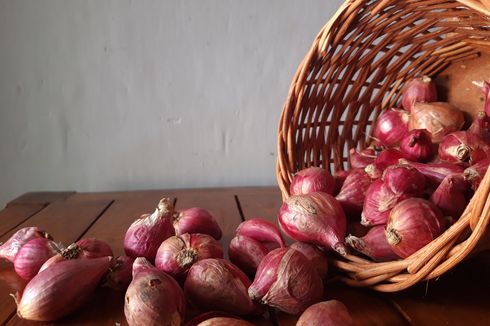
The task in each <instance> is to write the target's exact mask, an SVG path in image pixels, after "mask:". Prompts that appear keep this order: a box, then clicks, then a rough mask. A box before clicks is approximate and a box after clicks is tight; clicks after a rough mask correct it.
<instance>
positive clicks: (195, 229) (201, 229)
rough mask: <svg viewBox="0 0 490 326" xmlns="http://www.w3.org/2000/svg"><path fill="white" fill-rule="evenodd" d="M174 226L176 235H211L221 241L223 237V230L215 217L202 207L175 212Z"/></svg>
mask: <svg viewBox="0 0 490 326" xmlns="http://www.w3.org/2000/svg"><path fill="white" fill-rule="evenodd" d="M173 224H174V228H175V235H181V234H184V233H203V234H209V235H210V236H212V237H213V238H215V239H216V240H219V239H221V236H222V232H221V228H220V227H219V225H218V222H216V220H215V219H214V217H213V215H211V213H210V212H208V211H207V210H205V209H204V208H200V207H192V208H187V209H183V210H180V211H178V212H175V214H174V215H173Z"/></svg>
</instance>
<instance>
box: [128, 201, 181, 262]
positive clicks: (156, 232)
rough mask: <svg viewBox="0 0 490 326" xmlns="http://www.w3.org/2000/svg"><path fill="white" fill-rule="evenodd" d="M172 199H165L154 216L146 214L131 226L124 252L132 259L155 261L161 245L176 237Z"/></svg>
mask: <svg viewBox="0 0 490 326" xmlns="http://www.w3.org/2000/svg"><path fill="white" fill-rule="evenodd" d="M173 213H174V207H173V204H172V202H171V200H170V198H163V199H162V200H160V202H159V203H158V207H157V209H156V210H155V212H154V213H153V214H151V215H150V214H145V215H143V216H141V218H140V219H138V220H136V221H134V222H133V224H131V226H130V227H129V229H128V231H127V232H126V236H125V237H124V251H125V252H126V255H128V256H129V257H132V258H136V257H145V258H146V259H148V260H150V261H153V260H154V259H155V255H156V253H157V250H158V247H160V244H161V243H162V242H163V241H164V240H165V239H167V238H169V237H171V236H172V235H174V228H173V226H172V215H173Z"/></svg>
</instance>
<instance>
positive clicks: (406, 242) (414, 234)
mask: <svg viewBox="0 0 490 326" xmlns="http://www.w3.org/2000/svg"><path fill="white" fill-rule="evenodd" d="M444 228H445V219H444V218H443V215H442V213H441V211H440V210H439V208H437V207H436V206H435V205H434V204H433V203H431V202H429V201H428V200H425V199H422V198H409V199H406V200H404V201H402V202H400V203H398V204H397V205H396V206H395V207H394V208H393V209H392V210H391V212H390V217H389V219H388V224H387V225H386V231H385V232H386V238H387V240H388V243H389V244H390V246H391V248H392V249H393V251H394V252H395V253H396V254H397V255H398V256H399V257H402V258H407V257H409V256H410V255H411V254H413V253H415V252H416V251H417V250H419V249H420V248H422V247H424V246H425V245H426V244H428V243H429V242H431V241H432V240H434V239H435V238H437V237H438V236H439V235H440V234H441V233H442V232H443V231H444Z"/></svg>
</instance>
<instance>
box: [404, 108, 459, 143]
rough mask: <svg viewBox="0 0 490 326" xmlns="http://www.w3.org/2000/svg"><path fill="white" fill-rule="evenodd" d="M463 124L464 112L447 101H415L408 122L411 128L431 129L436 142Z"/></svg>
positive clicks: (433, 140) (433, 139)
mask: <svg viewBox="0 0 490 326" xmlns="http://www.w3.org/2000/svg"><path fill="white" fill-rule="evenodd" d="M463 125H464V116H463V112H461V111H460V110H458V109H457V108H456V107H455V106H453V105H450V104H449V103H445V102H433V103H422V102H417V103H415V104H414V105H413V107H412V110H411V114H410V121H409V124H408V126H409V130H413V129H426V130H427V131H429V132H430V133H431V136H432V142H434V143H440V142H441V141H442V139H443V138H444V136H445V135H447V134H449V133H451V132H454V131H458V130H460V129H461V128H462V127H463Z"/></svg>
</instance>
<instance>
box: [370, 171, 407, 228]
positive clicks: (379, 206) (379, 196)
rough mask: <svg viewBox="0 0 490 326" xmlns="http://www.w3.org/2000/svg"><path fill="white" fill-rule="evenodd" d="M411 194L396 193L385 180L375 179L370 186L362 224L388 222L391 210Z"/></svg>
mask: <svg viewBox="0 0 490 326" xmlns="http://www.w3.org/2000/svg"><path fill="white" fill-rule="evenodd" d="M407 197H409V195H407V194H405V193H394V192H393V191H392V190H391V189H390V188H388V187H387V186H386V184H385V183H384V182H383V180H376V181H374V182H373V183H372V184H371V186H369V188H368V190H367V192H366V198H365V200H364V208H363V210H362V214H361V224H362V225H365V226H371V225H382V224H386V221H387V220H388V217H389V215H390V211H391V209H392V208H393V207H395V205H396V204H397V203H399V202H401V201H402V200H404V199H405V198H407Z"/></svg>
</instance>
